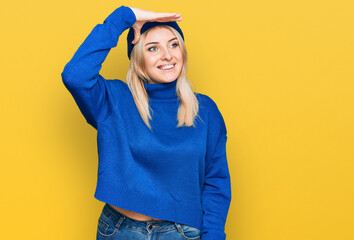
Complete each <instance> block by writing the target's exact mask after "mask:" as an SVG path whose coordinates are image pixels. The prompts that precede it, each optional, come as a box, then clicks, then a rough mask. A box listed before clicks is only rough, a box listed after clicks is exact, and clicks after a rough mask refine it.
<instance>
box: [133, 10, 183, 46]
mask: <svg viewBox="0 0 354 240" xmlns="http://www.w3.org/2000/svg"><path fill="white" fill-rule="evenodd" d="M130 9H131V10H132V11H133V12H134V14H135V18H136V22H135V23H134V25H133V26H132V28H133V29H134V40H133V41H132V43H133V44H136V43H137V42H138V41H139V39H140V29H141V28H142V27H143V25H144V24H145V23H146V22H174V21H181V20H182V17H181V16H180V14H177V13H157V12H153V11H148V10H144V9H140V8H135V7H130Z"/></svg>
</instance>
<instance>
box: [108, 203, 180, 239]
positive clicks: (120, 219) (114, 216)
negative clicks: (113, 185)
mask: <svg viewBox="0 0 354 240" xmlns="http://www.w3.org/2000/svg"><path fill="white" fill-rule="evenodd" d="M102 212H103V213H104V214H105V216H106V217H108V218H110V219H111V220H112V221H113V222H114V223H121V224H122V225H123V226H127V227H129V228H134V229H136V230H142V231H145V230H146V229H147V228H149V226H153V227H154V226H156V228H157V229H156V230H162V229H164V230H169V229H173V228H175V229H177V230H178V231H179V232H180V231H181V225H180V224H179V223H175V222H172V221H167V220H162V221H161V220H149V221H140V220H136V219H133V218H130V217H128V216H126V215H124V214H123V213H120V212H118V211H116V210H115V209H113V208H112V207H111V206H109V205H108V204H107V203H106V204H105V206H104V207H103V210H102ZM153 229H154V228H153Z"/></svg>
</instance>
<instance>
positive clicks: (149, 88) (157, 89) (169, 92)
mask: <svg viewBox="0 0 354 240" xmlns="http://www.w3.org/2000/svg"><path fill="white" fill-rule="evenodd" d="M176 85H177V79H176V80H174V81H172V82H169V83H146V82H144V87H145V89H146V92H147V94H148V96H149V98H151V99H176V98H177V93H176Z"/></svg>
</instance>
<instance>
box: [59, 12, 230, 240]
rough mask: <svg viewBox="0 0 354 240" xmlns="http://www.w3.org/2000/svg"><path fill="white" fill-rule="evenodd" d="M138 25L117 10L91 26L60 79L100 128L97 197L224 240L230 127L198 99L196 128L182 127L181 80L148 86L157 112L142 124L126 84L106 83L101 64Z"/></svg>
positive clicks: (201, 97) (204, 100)
mask: <svg viewBox="0 0 354 240" xmlns="http://www.w3.org/2000/svg"><path fill="white" fill-rule="evenodd" d="M135 21H136V17H135V15H134V12H133V11H132V10H131V9H130V8H129V7H125V6H121V7H119V8H117V9H116V10H115V11H114V12H113V13H111V14H110V15H109V16H108V17H107V18H106V19H105V21H104V22H103V24H98V25H96V26H95V27H94V29H93V30H92V32H91V33H90V34H89V35H88V37H87V38H86V39H85V41H84V42H83V43H82V45H81V46H80V47H79V49H78V50H77V51H76V53H75V54H74V56H73V57H72V59H71V60H70V61H69V63H67V64H66V66H65V68H64V71H63V72H62V79H63V83H64V85H65V87H66V88H67V89H68V90H69V92H70V93H71V95H72V96H73V98H74V99H75V102H76V103H77V105H78V107H79V109H80V111H81V112H82V114H83V116H84V117H85V119H86V121H87V122H88V123H89V124H90V125H91V126H93V127H94V128H95V129H97V144H98V145H97V146H98V159H99V164H98V174H97V186H96V192H95V198H96V199H98V200H100V201H102V202H105V203H109V204H112V205H114V206H117V207H120V208H124V209H128V210H131V211H134V212H138V213H141V214H144V215H148V216H151V217H153V218H158V219H163V220H168V221H173V222H177V223H180V224H186V225H189V226H192V227H196V228H198V229H200V230H201V236H202V239H203V240H224V239H225V238H226V234H225V222H226V218H227V213H228V210H229V205H230V201H231V182H230V175H229V169H228V164H227V159H226V141H227V136H226V126H225V122H224V120H223V117H222V115H221V113H220V111H219V110H218V107H217V105H216V104H215V102H214V101H213V100H212V99H211V98H209V97H208V96H206V95H204V94H200V93H195V95H196V97H197V99H198V101H199V106H200V107H199V116H200V118H198V117H197V118H196V120H195V127H182V128H177V127H176V126H177V123H178V121H177V110H178V106H179V103H180V99H179V98H178V96H177V95H176V82H177V80H175V81H173V82H170V83H164V84H148V83H144V86H145V88H146V91H147V93H148V96H149V105H150V107H151V109H152V120H151V121H150V124H151V127H152V131H151V130H150V129H149V128H148V127H147V126H146V125H145V123H144V121H143V120H142V118H141V116H140V114H139V111H138V109H137V107H136V105H135V102H134V99H133V96H132V93H131V92H130V90H129V88H128V85H127V84H126V83H125V82H123V81H122V80H119V79H114V80H106V79H104V78H103V77H102V76H101V75H100V74H99V72H100V69H101V66H102V63H103V62H104V60H105V58H106V57H107V54H108V53H109V51H110V50H111V48H113V47H116V45H117V43H118V38H119V36H120V35H121V34H122V32H124V31H125V30H126V29H128V28H129V27H131V26H132V25H133V24H134V23H135Z"/></svg>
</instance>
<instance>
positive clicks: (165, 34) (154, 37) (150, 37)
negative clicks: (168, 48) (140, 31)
mask: <svg viewBox="0 0 354 240" xmlns="http://www.w3.org/2000/svg"><path fill="white" fill-rule="evenodd" d="M174 37H176V36H175V34H174V33H173V32H172V31H171V30H170V29H168V28H167V27H163V26H156V27H153V28H151V29H149V31H148V32H147V35H146V37H145V42H151V41H153V42H160V41H164V40H166V41H169V40H170V39H171V38H174Z"/></svg>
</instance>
